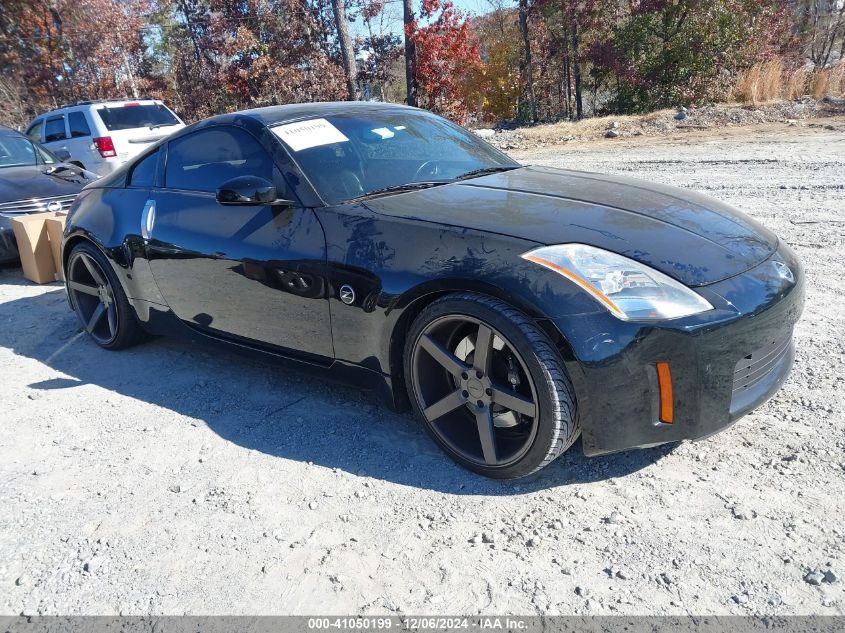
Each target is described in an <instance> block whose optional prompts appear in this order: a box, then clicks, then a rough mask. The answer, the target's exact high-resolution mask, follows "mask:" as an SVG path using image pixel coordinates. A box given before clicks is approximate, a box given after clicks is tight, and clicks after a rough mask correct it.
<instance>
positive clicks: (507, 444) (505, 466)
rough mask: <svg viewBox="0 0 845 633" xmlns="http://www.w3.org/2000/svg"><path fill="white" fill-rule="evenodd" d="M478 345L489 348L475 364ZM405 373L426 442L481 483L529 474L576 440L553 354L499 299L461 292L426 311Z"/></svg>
mask: <svg viewBox="0 0 845 633" xmlns="http://www.w3.org/2000/svg"><path fill="white" fill-rule="evenodd" d="M474 330H477V331H475V333H474V334H473V332H474ZM473 335H474V340H473ZM479 340H481V341H482V342H483V343H482V346H481V347H482V348H486V349H487V350H488V351H487V352H484V353H482V354H481V355H480V358H476V353H477V348H478V347H479V345H478V341H479ZM456 341H457V344H456ZM484 343H487V344H486V345H484ZM497 345H498V346H499V347H498V348H497ZM470 346H471V347H472V351H470V352H467V350H469V348H470ZM444 352H445V353H446V355H444ZM450 355H451V356H450ZM476 361H478V362H476ZM456 363H457V364H456ZM404 370H405V376H406V386H407V389H408V395H409V397H410V400H411V403H412V406H413V408H414V411H415V413H416V415H417V417H418V418H419V419H420V421H421V422H422V424H423V426H424V427H425V429H426V431H427V432H428V433H429V435H431V437H432V438H433V439H434V441H435V442H436V443H437V444H438V445H439V446H440V447H441V448H442V449H443V450H444V451H445V452H446V453H447V454H448V455H449V456H450V457H452V459H454V460H455V461H456V462H458V463H459V464H460V465H461V466H464V467H465V468H467V469H469V470H471V471H473V472H476V473H478V474H480V475H484V476H485V477H490V478H494V479H516V478H519V477H525V476H528V475H530V474H532V473H535V472H537V471H538V470H540V469H541V468H544V467H545V466H547V465H548V464H549V463H551V462H552V461H553V460H554V459H555V458H557V457H558V456H559V455H561V454H563V452H564V451H566V449H568V448H569V447H570V446H571V445H572V443H573V442H574V441H575V440H576V439H577V437H578V433H579V430H580V428H579V426H578V422H577V420H578V414H577V406H576V398H575V392H574V390H573V387H572V383H571V382H570V380H569V377H568V375H567V373H566V370H565V368H564V366H563V362H562V360H561V358H560V355H559V354H558V352H557V350H556V349H555V347H554V346H553V345H552V343H551V341H550V340H549V338H548V337H547V336H546V334H545V333H544V332H543V331H542V330H541V329H540V328H539V327H538V326H537V325H536V324H535V323H534V322H533V321H532V320H531V319H530V318H528V317H527V316H526V315H525V314H524V313H522V312H521V311H519V310H517V309H515V308H514V307H512V306H510V305H508V304H507V303H505V302H503V301H500V300H498V299H494V298H492V297H488V296H485V295H480V294H475V293H459V294H452V295H447V296H445V297H442V298H440V299H438V300H436V301H434V302H433V303H431V304H430V305H429V306H427V307H426V308H424V309H423V310H422V312H420V314H419V315H418V316H417V317H416V319H415V320H414V322H413V323H412V324H411V327H410V329H409V332H408V337H407V339H406V341H405V350H404ZM505 370H506V371H505ZM441 372H442V374H443V375H441ZM504 376H507V378H506V379H505V378H503V377H504ZM484 387H486V389H484ZM452 389H455V391H454V392H453V391H452ZM485 394H486V395H485ZM532 405H533V406H532ZM511 407H515V408H513V410H511ZM442 411H445V412H444V413H441V412H442ZM470 429H475V436H476V439H473V436H472V431H471V430H470ZM485 439H486V441H485ZM511 453H512V454H511Z"/></svg>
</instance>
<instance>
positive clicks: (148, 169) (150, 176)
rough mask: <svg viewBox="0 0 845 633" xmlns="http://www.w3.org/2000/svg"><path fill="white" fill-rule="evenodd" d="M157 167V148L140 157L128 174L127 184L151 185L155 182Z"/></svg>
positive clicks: (133, 185)
mask: <svg viewBox="0 0 845 633" xmlns="http://www.w3.org/2000/svg"><path fill="white" fill-rule="evenodd" d="M157 167H158V150H156V151H154V152H153V153H152V154H150V155H149V156H146V157H144V158H142V159H141V160H140V161H139V162H138V163H137V164H136V165H135V166H134V167H133V168H132V173H131V174H130V175H129V185H130V186H132V187H152V186H153V184H155V177H156V168H157Z"/></svg>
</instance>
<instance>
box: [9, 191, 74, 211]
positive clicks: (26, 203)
mask: <svg viewBox="0 0 845 633" xmlns="http://www.w3.org/2000/svg"><path fill="white" fill-rule="evenodd" d="M75 198H76V194H75V193H74V194H71V195H69V196H51V197H49V198H28V199H26V200H14V201H12V202H0V213H2V214H4V215H16V214H20V213H43V212H46V211H67V210H68V209H70V205H71V204H72V203H73V201H74V199H75ZM54 202H58V203H59V208H55V205H53V207H54V208H53V209H50V208H48V207H49V206H50V203H54Z"/></svg>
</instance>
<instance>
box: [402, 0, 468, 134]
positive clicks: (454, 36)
mask: <svg viewBox="0 0 845 633" xmlns="http://www.w3.org/2000/svg"><path fill="white" fill-rule="evenodd" d="M420 14H421V17H422V18H423V19H424V20H427V21H428V23H427V24H426V25H425V26H420V25H419V23H418V22H413V23H411V24H410V25H408V26H406V29H405V36H406V37H410V38H412V39H413V40H414V42H415V44H416V52H417V58H416V66H415V71H416V79H417V86H418V89H419V96H420V106H421V107H424V108H428V109H430V110H433V111H434V112H438V113H440V114H443V115H444V116H447V117H450V118H452V119H454V120H456V121H462V122H463V121H465V120H466V118H467V117H468V115H469V113H470V108H471V106H472V105H473V103H472V101H473V100H474V99H473V96H474V95H472V94H471V93H472V88H471V83H470V78H471V77H473V76H474V75H476V74H477V73H478V72H479V71H480V70H481V66H482V64H481V55H480V53H479V48H478V41H477V39H476V36H475V33H474V32H473V31H472V30H471V29H470V26H469V23H468V22H467V21H466V19H465V18H464V16H463V15H462V14H461V13H460V12H459V11H457V10H456V9H455V6H454V5H453V4H452V2H451V0H422V9H421V11H420Z"/></svg>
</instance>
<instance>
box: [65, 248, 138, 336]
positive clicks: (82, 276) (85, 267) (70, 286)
mask: <svg viewBox="0 0 845 633" xmlns="http://www.w3.org/2000/svg"><path fill="white" fill-rule="evenodd" d="M66 272H67V281H66V282H65V284H66V286H67V290H68V296H69V297H70V302H71V307H72V308H73V310H74V312H75V313H76V315H77V317H79V321H80V323H81V324H82V327H83V329H85V330H86V331H87V332H88V334H89V335H90V336H91V338H92V339H93V341H94V342H95V343H96V344H97V345H99V346H100V347H102V348H103V349H107V350H112V351H116V350H121V349H126V348H127V347H132V346H133V345H136V344H137V343H139V342H141V341H142V340H144V339H145V338H146V334H145V332H144V330H143V329H142V328H141V325H140V324H139V323H138V320H137V317H136V316H135V311H134V310H133V309H132V306H130V305H129V301H128V300H127V298H126V293H125V292H124V291H123V287H122V286H121V285H120V282H119V281H118V279H117V276H116V275H115V274H114V271H113V270H112V267H111V265H109V262H108V260H107V259H106V257H105V255H103V253H102V252H101V251H100V250H99V249H98V248H97V247H96V246H94V245H93V244H91V243H89V242H80V243H79V244H77V245H76V246H74V247H73V250H71V252H70V255H69V256H68V260H67V266H66ZM99 282H104V283H99ZM97 288H101V289H104V290H103V292H102V293H101V294H99V296H97V295H98V291H97ZM102 297H105V298H106V299H107V301H106V302H105V303H104V302H103V300H102ZM98 304H99V305H98ZM103 309H105V312H100V313H99V314H100V316H99V317H97V318H96V319H93V317H94V313H95V311H102V310H103ZM92 320H96V322H95V323H93V325H91V321H92Z"/></svg>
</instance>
